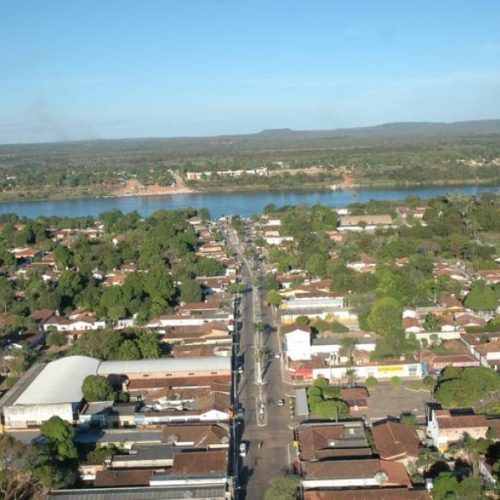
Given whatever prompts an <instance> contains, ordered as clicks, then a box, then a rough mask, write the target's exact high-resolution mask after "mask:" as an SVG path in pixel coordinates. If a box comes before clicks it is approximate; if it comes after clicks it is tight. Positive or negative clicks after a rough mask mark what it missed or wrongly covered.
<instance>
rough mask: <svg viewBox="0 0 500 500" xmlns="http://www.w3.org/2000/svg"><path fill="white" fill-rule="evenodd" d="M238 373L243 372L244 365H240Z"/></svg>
mask: <svg viewBox="0 0 500 500" xmlns="http://www.w3.org/2000/svg"><path fill="white" fill-rule="evenodd" d="M238 373H240V374H241V373H243V367H242V366H239V367H238Z"/></svg>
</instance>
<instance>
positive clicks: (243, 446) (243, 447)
mask: <svg viewBox="0 0 500 500" xmlns="http://www.w3.org/2000/svg"><path fill="white" fill-rule="evenodd" d="M239 451H240V457H246V455H247V444H246V443H245V442H241V443H240V447H239Z"/></svg>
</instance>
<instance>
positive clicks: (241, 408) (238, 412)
mask: <svg viewBox="0 0 500 500" xmlns="http://www.w3.org/2000/svg"><path fill="white" fill-rule="evenodd" d="M236 416H237V417H240V418H243V417H244V416H245V409H244V408H243V407H242V406H240V407H239V408H238V411H237V412H236Z"/></svg>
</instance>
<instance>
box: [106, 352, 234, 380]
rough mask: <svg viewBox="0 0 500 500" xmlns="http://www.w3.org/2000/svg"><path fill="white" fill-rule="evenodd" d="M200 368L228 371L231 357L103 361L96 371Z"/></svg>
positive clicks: (131, 371)
mask: <svg viewBox="0 0 500 500" xmlns="http://www.w3.org/2000/svg"><path fill="white" fill-rule="evenodd" d="M201 370H202V371H230V370H231V358H230V357H225V356H206V357H189V358H159V359H138V360H133V361H103V362H102V363H101V364H100V366H99V369H98V373H99V375H112V374H120V373H127V374H129V373H130V374H132V373H160V372H170V373H175V372H190V371H193V372H199V371H201Z"/></svg>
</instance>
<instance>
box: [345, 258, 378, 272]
mask: <svg viewBox="0 0 500 500" xmlns="http://www.w3.org/2000/svg"><path fill="white" fill-rule="evenodd" d="M346 267H348V268H349V269H352V270H353V271H356V272H358V273H373V272H375V269H376V268H377V259H375V258H373V257H371V256H370V255H367V254H361V255H360V258H359V260H358V261H355V262H349V263H348V264H347V265H346Z"/></svg>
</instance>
